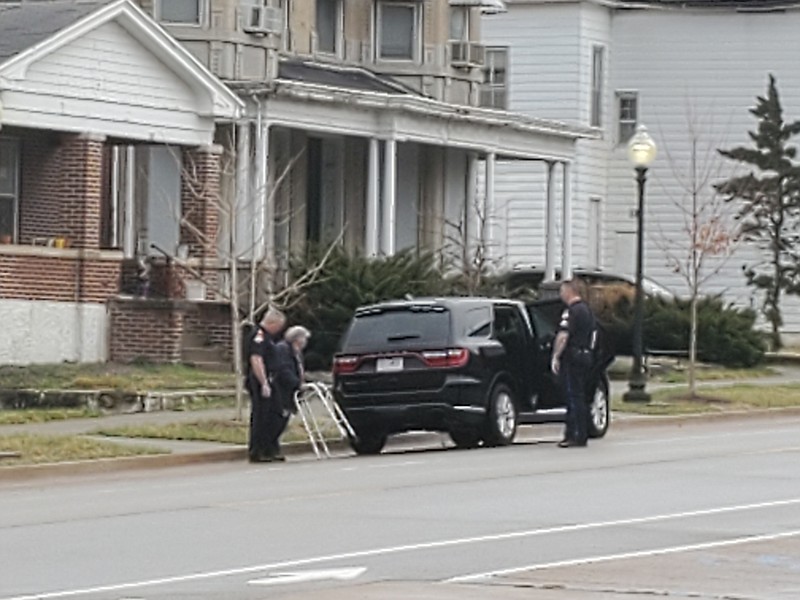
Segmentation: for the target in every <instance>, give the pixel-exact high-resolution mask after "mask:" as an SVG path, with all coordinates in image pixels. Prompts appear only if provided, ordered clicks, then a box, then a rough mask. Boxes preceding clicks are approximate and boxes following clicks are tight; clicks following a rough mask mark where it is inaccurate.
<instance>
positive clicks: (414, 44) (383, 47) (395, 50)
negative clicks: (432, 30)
mask: <svg viewBox="0 0 800 600" xmlns="http://www.w3.org/2000/svg"><path fill="white" fill-rule="evenodd" d="M376 19H377V26H376V27H375V31H376V33H377V40H376V44H375V47H376V49H377V52H376V56H377V58H378V59H379V60H398V61H416V62H418V61H419V56H420V47H421V41H422V40H421V36H420V32H421V31H422V10H421V6H420V4H419V3H418V2H393V1H388V0H386V1H380V2H378V10H377V14H376Z"/></svg>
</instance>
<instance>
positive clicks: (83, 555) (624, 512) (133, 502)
mask: <svg viewBox="0 0 800 600" xmlns="http://www.w3.org/2000/svg"><path fill="white" fill-rule="evenodd" d="M559 434H560V432H559V428H558V427H557V426H552V425H544V426H538V427H535V428H528V429H527V430H526V431H525V435H524V439H523V441H522V442H520V443H517V444H515V445H513V446H511V447H508V448H497V449H480V450H470V451H458V450H453V449H443V448H441V447H430V448H427V449H415V450H409V451H405V452H392V453H389V454H384V455H381V456H377V457H370V458H363V457H362V458H354V457H347V458H335V459H330V460H321V461H316V460H313V459H295V460H294V461H291V462H288V463H286V464H282V465H248V464H240V463H231V464H215V465H209V466H197V467H187V468H177V469H169V470H162V471H158V472H143V473H126V474H116V475H100V476H93V477H82V478H78V479H76V478H70V479H66V478H65V479H59V480H53V481H48V482H41V481H39V482H36V483H25V484H10V483H9V484H3V485H0V600H10V599H14V600H22V599H26V600H28V599H33V598H41V599H44V598H93V599H95V598H96V599H113V600H123V599H124V600H133V599H143V600H151V599H160V600H167V599H168V600H185V599H212V598H213V599H225V600H239V599H242V600H244V599H247V600H251V599H252V600H255V599H259V600H260V599H267V598H285V599H288V598H292V599H294V598H297V599H299V598H308V597H311V595H312V594H313V597H314V598H315V599H320V600H333V599H337V600H338V599H345V598H347V599H348V600H350V599H353V598H358V599H361V598H363V599H373V598H374V599H376V600H377V599H381V600H393V599H395V598H396V599H398V600H399V599H401V598H402V599H404V600H409V599H420V600H422V599H425V600H435V599H441V600H450V599H455V598H459V599H461V600H470V599H472V598H475V599H478V598H481V599H492V598H506V599H512V600H513V599H516V598H523V597H524V598H527V599H531V598H533V599H535V600H618V599H619V600H623V599H624V600H631V598H639V597H643V598H647V597H653V596H656V597H664V598H667V599H669V600H673V599H686V598H690V597H691V598H700V599H703V600H705V599H714V600H721V599H722V598H736V599H737V600H739V599H743V600H789V599H792V600H797V599H798V598H800V417H796V416H795V417H785V418H763V419H751V420H741V421H735V422H704V423H688V424H684V425H683V426H679V425H669V426H666V425H659V426H648V425H641V426H639V425H634V426H630V425H629V426H626V427H625V428H620V429H617V430H612V431H611V433H610V434H609V436H608V438H607V439H605V440H602V441H596V442H594V443H592V444H591V445H590V447H589V448H588V449H578V448H574V449H559V448H557V447H556V446H555V442H556V441H557V440H558V439H559V437H560V435H559ZM659 594H660V595H659ZM640 595H641V596H640Z"/></svg>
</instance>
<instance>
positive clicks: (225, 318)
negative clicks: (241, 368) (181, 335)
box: [184, 304, 233, 358]
mask: <svg viewBox="0 0 800 600" xmlns="http://www.w3.org/2000/svg"><path fill="white" fill-rule="evenodd" d="M184 328H185V331H186V332H187V333H193V334H195V335H197V336H198V337H203V338H204V341H205V342H206V343H207V344H208V345H209V346H213V347H214V348H218V349H219V350H221V351H223V352H225V356H227V357H228V358H230V357H231V350H232V347H231V344H232V337H233V336H232V335H231V313H230V308H229V307H228V306H227V305H226V304H195V305H193V306H192V307H191V308H190V309H189V310H187V312H186V318H185V321H184Z"/></svg>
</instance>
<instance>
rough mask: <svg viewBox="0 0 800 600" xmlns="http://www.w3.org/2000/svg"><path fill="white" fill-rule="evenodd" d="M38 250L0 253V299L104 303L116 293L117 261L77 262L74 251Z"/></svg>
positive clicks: (98, 259) (118, 283) (88, 260)
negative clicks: (59, 253) (27, 252)
mask: <svg viewBox="0 0 800 600" xmlns="http://www.w3.org/2000/svg"><path fill="white" fill-rule="evenodd" d="M12 248H13V247H12ZM31 250H33V249H31ZM36 250H39V249H36ZM40 251H41V252H42V255H34V254H30V255H26V254H12V253H8V254H0V298H3V299H14V300H52V301H59V302H96V303H105V302H106V301H107V300H108V299H109V298H111V297H112V296H115V295H116V294H117V293H118V292H119V286H120V269H121V263H122V261H121V258H120V260H109V259H102V258H92V257H88V258H84V259H83V260H80V259H79V258H78V253H77V252H70V253H69V254H68V255H66V256H54V255H50V256H48V255H47V253H48V251H47V250H45V249H41V250H40ZM67 252H69V251H64V252H62V253H64V254H66V253H67ZM53 254H55V252H53Z"/></svg>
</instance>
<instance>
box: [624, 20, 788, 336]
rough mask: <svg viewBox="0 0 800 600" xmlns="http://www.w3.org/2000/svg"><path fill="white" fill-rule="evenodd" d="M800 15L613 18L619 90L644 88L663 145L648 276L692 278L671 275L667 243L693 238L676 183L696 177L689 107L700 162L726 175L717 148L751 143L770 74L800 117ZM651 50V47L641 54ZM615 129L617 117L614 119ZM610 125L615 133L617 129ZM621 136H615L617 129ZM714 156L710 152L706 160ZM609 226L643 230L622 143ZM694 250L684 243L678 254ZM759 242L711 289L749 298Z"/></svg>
mask: <svg viewBox="0 0 800 600" xmlns="http://www.w3.org/2000/svg"><path fill="white" fill-rule="evenodd" d="M798 28H800V13H798V12H796V11H787V12H783V13H775V14H740V13H733V12H727V11H714V12H693V11H669V12H661V11H630V12H618V13H616V15H615V17H614V21H613V40H614V41H613V52H612V80H613V84H612V90H610V92H613V89H631V90H638V91H639V114H640V122H644V123H645V124H646V125H647V126H648V128H649V130H650V132H651V134H652V135H653V137H654V138H655V140H656V142H657V143H658V145H659V148H660V154H659V157H658V159H657V160H656V163H655V164H654V165H653V167H652V169H651V172H650V177H649V181H648V186H647V196H646V211H645V217H646V225H645V230H646V238H647V247H646V272H647V273H648V274H649V275H651V276H652V277H653V278H655V279H657V280H659V281H661V282H663V283H664V284H666V285H668V286H671V287H674V288H676V289H678V290H685V287H686V286H685V283H684V282H683V280H682V278H681V277H680V276H679V275H676V274H675V273H673V272H672V270H671V269H670V268H669V266H668V264H667V262H668V261H667V259H666V257H665V254H664V250H663V246H664V240H666V239H673V240H676V246H677V245H678V244H679V243H678V242H677V240H683V239H685V236H686V234H685V233H684V226H683V222H682V220H681V218H680V212H679V210H678V209H677V208H676V207H675V205H674V202H675V201H678V202H681V201H684V202H685V201H688V199H687V195H686V193H685V191H684V190H683V189H682V187H681V185H680V184H679V182H678V179H679V177H687V176H688V175H689V173H690V159H691V151H690V147H691V144H690V138H691V136H690V135H689V134H688V122H689V120H690V119H689V116H688V115H689V113H693V114H694V115H695V119H696V121H697V123H698V128H699V129H700V131H701V141H700V149H701V151H700V154H701V155H702V156H701V159H700V168H703V167H706V168H707V167H709V166H714V161H716V162H718V163H719V167H718V168H719V170H718V173H719V177H715V178H713V179H715V180H718V179H719V178H725V177H727V176H729V175H730V174H731V168H732V167H731V165H730V164H726V163H723V162H721V161H718V159H717V158H716V155H715V152H714V150H715V149H716V148H730V147H733V146H736V145H740V144H749V139H748V137H747V132H748V131H749V130H751V129H754V127H755V125H756V121H755V119H754V118H753V117H752V115H750V114H749V112H748V109H749V108H750V107H752V106H753V105H754V104H755V98H756V96H757V95H763V94H764V93H765V92H766V87H767V82H768V74H769V73H773V74H775V75H776V77H777V80H778V89H779V91H780V93H781V99H782V102H783V107H784V114H785V117H786V118H787V120H792V119H800V70H798V69H797V59H796V57H797V56H798V55H799V54H800V37H798V36H797V30H798ZM643 49H646V51H645V50H643ZM610 125H612V126H613V125H614V123H613V122H612V123H610ZM610 131H614V130H613V129H611V130H610ZM613 135H616V132H615V131H614V133H613ZM706 154H708V155H709V156H710V157H711V158H710V159H705V158H703V156H705V155H706ZM609 190H610V194H609V211H608V228H609V233H610V234H613V231H614V230H615V229H630V230H635V224H634V222H633V219H632V218H631V217H630V216H629V215H628V213H629V210H630V209H631V208H632V207H633V205H634V201H635V188H634V182H633V170H632V168H631V167H630V165H629V164H628V163H627V161H626V159H625V153H624V151H623V149H619V150H617V151H615V152H614V153H613V157H612V160H611V164H610V170H609ZM677 251H678V252H680V253H685V252H686V245H682V249H679V250H677ZM755 254H756V253H754V252H753V248H752V247H750V248H748V247H744V248H742V249H741V250H740V251H739V253H738V254H737V256H736V257H735V258H734V259H733V260H731V261H729V262H728V263H727V265H726V266H725V268H724V269H723V271H722V272H721V273H720V274H719V276H717V277H715V278H714V280H713V281H712V282H711V283H710V284H709V286H708V291H709V292H723V291H724V292H726V293H727V296H728V297H729V298H730V299H731V300H736V301H738V302H739V303H741V304H745V305H746V304H749V303H750V301H751V298H750V294H751V292H750V290H749V289H748V288H746V287H745V285H744V278H743V276H742V273H741V268H742V265H743V264H744V263H745V262H751V261H752V259H753V258H754V256H755ZM799 308H800V307H799V306H798V303H797V302H790V303H787V305H786V311H785V315H784V317H785V320H786V325H787V327H786V329H787V331H795V332H796V331H800V309H799Z"/></svg>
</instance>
